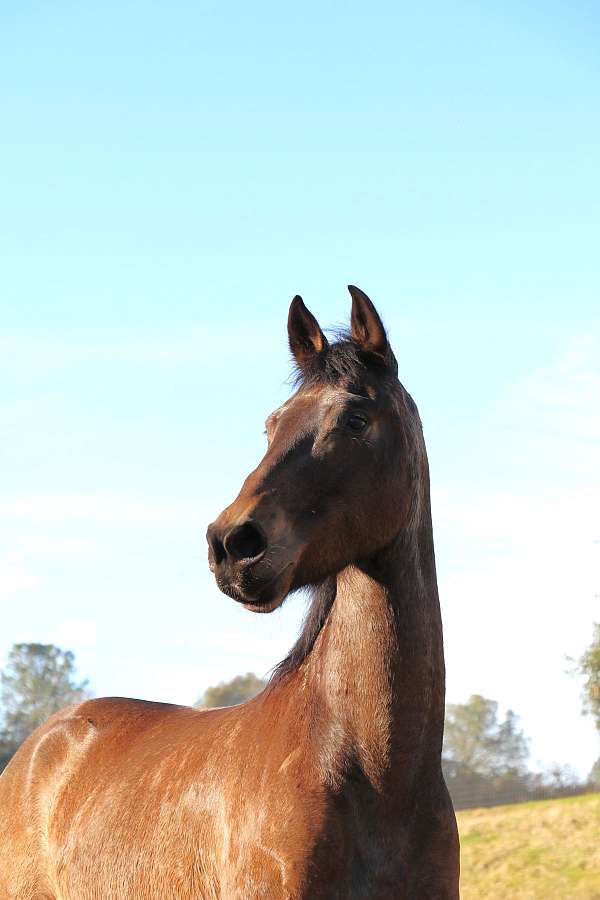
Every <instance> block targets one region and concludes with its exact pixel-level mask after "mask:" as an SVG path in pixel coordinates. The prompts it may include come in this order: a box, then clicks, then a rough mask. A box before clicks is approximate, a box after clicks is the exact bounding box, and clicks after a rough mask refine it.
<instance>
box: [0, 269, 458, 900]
mask: <svg viewBox="0 0 600 900" xmlns="http://www.w3.org/2000/svg"><path fill="white" fill-rule="evenodd" d="M349 290H350V294H351V297H352V311H351V326H350V329H348V330H346V331H345V332H341V333H338V334H337V335H336V336H335V337H334V338H332V339H331V342H330V341H328V339H327V338H326V336H325V334H324V333H323V331H322V330H321V327H320V326H319V324H318V322H317V320H316V319H315V317H314V316H313V315H312V313H311V312H310V311H309V310H308V309H307V308H306V306H305V305H304V303H303V301H302V299H301V298H300V297H298V296H297V297H295V298H294V299H293V301H292V303H291V306H290V310H289V316H288V335H289V344H290V349H291V352H292V355H293V357H294V360H295V363H296V367H297V381H296V384H295V392H294V393H293V395H292V396H291V398H290V399H289V400H288V401H287V402H286V403H284V404H283V405H282V406H280V407H279V408H278V409H276V410H275V411H274V412H273V413H271V415H270V416H269V417H268V419H267V422H266V429H267V439H268V447H267V450H266V453H265V456H264V458H263V459H262V460H261V462H260V463H259V465H258V467H257V468H256V469H254V471H253V472H251V474H250V475H248V477H247V478H246V480H245V482H244V483H243V485H242V487H241V490H240V492H239V495H238V496H237V498H236V499H235V500H234V501H233V503H231V505H229V506H228V507H227V508H226V509H225V510H224V511H223V512H222V513H221V514H220V515H219V517H218V518H217V519H216V520H215V521H214V522H213V523H212V524H211V525H210V526H209V527H208V531H207V540H208V557H209V566H210V569H211V570H212V572H213V573H214V576H215V579H216V582H217V584H218V586H219V588H220V589H221V591H223V592H224V593H225V594H226V595H228V596H229V597H231V598H232V599H233V600H235V601H236V602H238V603H241V604H242V605H243V606H244V607H245V608H246V609H248V610H251V611H252V612H259V613H268V612H270V611H271V610H274V609H276V608H277V607H279V606H280V605H281V604H282V603H283V601H284V599H285V598H286V597H287V596H288V595H289V594H290V593H292V592H294V591H297V590H299V589H302V588H304V589H306V590H307V591H308V592H309V595H310V605H309V607H308V611H307V614H306V617H305V621H304V625H303V628H302V631H301V633H300V635H299V638H298V640H297V642H296V644H295V645H294V647H293V648H292V650H291V651H290V653H289V654H288V656H287V657H286V658H285V659H284V660H283V661H282V662H281V663H280V664H279V665H278V666H277V667H276V668H275V669H274V670H273V673H272V677H271V679H270V681H269V683H268V685H267V687H266V688H265V690H264V691H263V692H262V693H260V694H259V695H257V696H256V697H255V698H253V699H251V700H250V701H248V702H246V703H243V704H241V705H238V706H232V707H226V708H221V709H214V710H198V709H192V708H189V707H185V706H177V705H171V704H165V703H154V702H145V701H142V700H133V699H124V698H118V697H117V698H104V699H96V700H88V701H85V702H83V703H81V704H79V705H76V706H74V707H70V708H68V709H66V710H64V711H61V712H60V713H57V714H56V715H54V716H53V717H52V718H50V719H49V720H48V721H47V722H46V723H45V724H44V725H42V726H41V727H40V728H39V729H38V730H37V731H36V732H34V734H33V735H31V736H30V737H29V738H28V739H27V740H26V741H25V742H24V744H23V745H22V746H21V748H20V749H19V751H18V752H17V753H16V755H15V756H14V758H13V759H12V761H11V762H10V763H9V765H8V767H7V768H6V770H5V772H4V773H3V775H2V776H1V778H0V809H1V811H2V812H1V822H0V898H1V900H8V898H10V900H33V898H35V900H99V898H102V900H113V898H114V900H192V898H193V900H258V898H266V900H457V898H458V896H459V892H458V879H459V847H458V837H457V829H456V819H455V815H454V811H453V808H452V803H451V801H450V798H449V795H448V791H447V789H446V786H445V783H444V779H443V776H442V769H441V749H442V735H443V726H444V694H445V688H444V679H445V672H444V654H443V643H442V626H441V617H440V607H439V600H438V591H437V581H436V569H435V559H434V546H433V535H432V523H431V507H430V499H429V470H428V462H427V455H426V451H425V444H424V439H423V431H422V426H421V421H420V418H419V413H418V411H417V407H416V406H415V403H414V402H413V400H412V398H411V397H410V395H409V394H408V392H407V391H406V390H405V389H404V388H403V387H402V385H401V384H400V382H399V381H398V377H397V372H398V367H397V362H396V358H395V356H394V353H393V351H392V349H391V346H390V344H389V341H388V337H387V334H386V331H385V329H384V326H383V324H382V322H381V318H380V316H379V314H378V313H377V311H376V309H375V307H374V305H373V303H372V302H371V301H370V299H369V298H368V297H367V296H366V294H364V293H363V292H362V291H361V290H359V289H358V288H356V287H354V286H350V288H349Z"/></svg>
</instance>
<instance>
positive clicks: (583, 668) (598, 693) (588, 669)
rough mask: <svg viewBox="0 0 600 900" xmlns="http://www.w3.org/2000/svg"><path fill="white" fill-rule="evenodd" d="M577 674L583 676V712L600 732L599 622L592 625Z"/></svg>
mask: <svg viewBox="0 0 600 900" xmlns="http://www.w3.org/2000/svg"><path fill="white" fill-rule="evenodd" d="M576 671H577V673H579V674H580V675H584V676H585V679H586V680H585V683H584V685H583V711H584V713H587V714H589V715H591V716H593V718H594V722H595V724H596V728H597V729H598V731H600V622H595V623H594V633H593V636H592V642H591V644H590V646H589V647H588V648H587V650H586V651H585V653H584V654H583V655H582V656H581V657H580V658H579V662H578V665H577V669H576Z"/></svg>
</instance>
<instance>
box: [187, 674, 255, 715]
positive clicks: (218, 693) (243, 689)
mask: <svg viewBox="0 0 600 900" xmlns="http://www.w3.org/2000/svg"><path fill="white" fill-rule="evenodd" d="M265 685H266V681H264V680H263V679H262V678H259V677H258V675H255V674H254V672H247V673H246V674H245V675H236V677H235V678H232V680H231V681H221V682H220V683H219V684H217V685H215V686H214V687H209V688H207V689H206V691H205V692H204V694H203V695H202V697H200V699H199V700H198V702H197V703H196V706H204V707H215V706H234V705H235V704H237V703H243V702H244V700H250V698H251V697H255V696H256V694H258V693H259V692H260V691H262V689H263V688H264V687H265Z"/></svg>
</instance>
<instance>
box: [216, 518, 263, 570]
mask: <svg viewBox="0 0 600 900" xmlns="http://www.w3.org/2000/svg"><path fill="white" fill-rule="evenodd" d="M266 548H267V542H266V540H265V537H264V535H263V533H262V531H261V530H260V529H259V528H258V527H257V526H256V525H254V523H253V522H244V524H243V525H236V527H235V528H232V529H231V531H230V532H229V534H228V535H227V537H226V538H225V551H226V552H227V553H228V554H229V556H231V557H232V558H233V559H235V560H236V561H239V560H242V559H255V558H256V557H257V556H260V554H261V553H264V551H265V550H266Z"/></svg>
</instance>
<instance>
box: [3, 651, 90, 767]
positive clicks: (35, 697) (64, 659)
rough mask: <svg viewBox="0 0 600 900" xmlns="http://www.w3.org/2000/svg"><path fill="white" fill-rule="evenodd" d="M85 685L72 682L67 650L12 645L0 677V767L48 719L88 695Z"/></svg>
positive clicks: (71, 659)
mask: <svg viewBox="0 0 600 900" xmlns="http://www.w3.org/2000/svg"><path fill="white" fill-rule="evenodd" d="M87 684H88V682H87V681H82V682H80V683H76V681H75V657H74V656H73V654H72V653H71V651H70V650H66V651H65V650H61V649H60V647H55V646H54V644H15V645H14V646H13V648H12V650H11V651H10V653H9V654H8V663H7V666H6V668H5V669H4V671H3V672H2V674H1V675H0V685H1V692H0V697H1V700H2V727H1V729H0V766H1V765H2V763H1V761H2V759H3V760H4V764H6V762H7V761H8V759H9V758H10V757H11V756H12V754H13V753H14V752H15V750H16V749H17V747H18V746H19V744H21V743H22V742H23V741H24V740H25V738H26V737H27V736H28V735H29V734H31V732H32V731H34V730H35V729H36V728H37V727H38V725H41V724H42V722H44V721H45V720H46V719H47V718H48V717H49V716H51V715H52V714H53V713H55V712H57V711H58V710H59V709H61V708H62V707H63V706H67V705H69V704H70V703H77V702H79V701H80V700H83V699H84V698H85V697H86V696H88V693H87Z"/></svg>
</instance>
